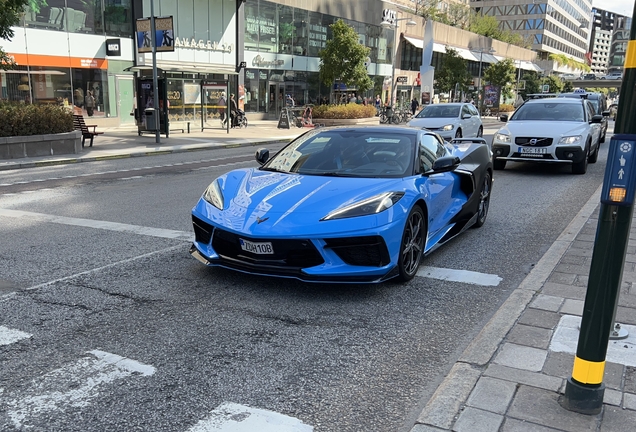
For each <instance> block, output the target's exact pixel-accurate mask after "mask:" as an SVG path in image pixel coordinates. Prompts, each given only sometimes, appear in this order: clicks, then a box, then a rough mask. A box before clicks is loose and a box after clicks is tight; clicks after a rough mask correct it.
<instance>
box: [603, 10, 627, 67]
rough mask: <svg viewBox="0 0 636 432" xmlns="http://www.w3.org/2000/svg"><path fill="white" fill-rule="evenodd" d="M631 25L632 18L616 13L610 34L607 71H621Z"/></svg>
mask: <svg viewBox="0 0 636 432" xmlns="http://www.w3.org/2000/svg"><path fill="white" fill-rule="evenodd" d="M631 27H632V18H630V17H626V16H623V15H617V16H616V20H615V22H614V33H613V34H612V44H611V46H610V55H609V61H608V64H607V71H608V72H621V71H622V70H623V66H624V64H625V57H626V55H627V42H629V33H630V30H631Z"/></svg>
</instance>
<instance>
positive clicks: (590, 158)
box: [587, 143, 601, 163]
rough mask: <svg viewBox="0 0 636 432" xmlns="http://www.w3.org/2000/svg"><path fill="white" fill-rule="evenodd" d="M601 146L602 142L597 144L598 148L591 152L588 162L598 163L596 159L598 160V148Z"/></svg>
mask: <svg viewBox="0 0 636 432" xmlns="http://www.w3.org/2000/svg"><path fill="white" fill-rule="evenodd" d="M600 146H601V144H600V143H599V144H597V145H596V149H595V150H594V153H592V154H590V155H589V156H588V157H587V161H588V163H596V161H597V160H598V148H599V147H600Z"/></svg>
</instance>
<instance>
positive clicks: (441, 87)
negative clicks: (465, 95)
mask: <svg viewBox="0 0 636 432" xmlns="http://www.w3.org/2000/svg"><path fill="white" fill-rule="evenodd" d="M471 80H472V78H471V76H470V72H468V66H467V64H466V60H464V59H463V58H461V57H460V56H459V54H457V51H456V50H454V49H452V48H449V47H446V55H445V56H444V58H443V60H442V66H441V68H440V70H439V71H437V72H435V81H436V82H437V89H438V91H440V92H442V93H449V92H450V91H451V90H454V89H455V86H456V85H457V84H459V88H460V90H462V91H466V90H467V89H468V86H469V85H470V82H471Z"/></svg>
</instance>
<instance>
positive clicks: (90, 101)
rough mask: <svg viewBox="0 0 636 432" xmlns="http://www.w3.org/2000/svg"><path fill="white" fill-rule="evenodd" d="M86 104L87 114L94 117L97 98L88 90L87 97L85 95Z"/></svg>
mask: <svg viewBox="0 0 636 432" xmlns="http://www.w3.org/2000/svg"><path fill="white" fill-rule="evenodd" d="M84 106H85V107H86V114H88V116H89V117H93V114H94V112H95V98H94V97H93V92H92V91H90V90H88V91H87V92H86V97H84Z"/></svg>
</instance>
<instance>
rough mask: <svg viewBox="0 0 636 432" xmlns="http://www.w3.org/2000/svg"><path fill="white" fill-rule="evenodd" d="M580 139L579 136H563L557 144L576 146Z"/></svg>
mask: <svg viewBox="0 0 636 432" xmlns="http://www.w3.org/2000/svg"><path fill="white" fill-rule="evenodd" d="M581 138H582V137H581V135H573V136H564V137H563V138H561V139H560V140H559V144H578V143H579V142H580V141H581Z"/></svg>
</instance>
